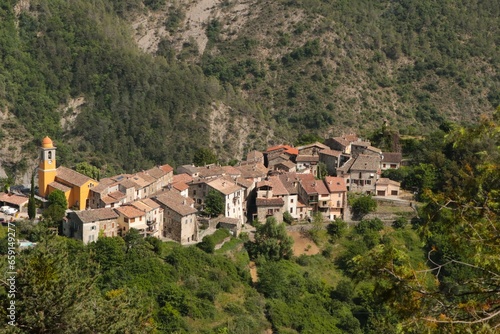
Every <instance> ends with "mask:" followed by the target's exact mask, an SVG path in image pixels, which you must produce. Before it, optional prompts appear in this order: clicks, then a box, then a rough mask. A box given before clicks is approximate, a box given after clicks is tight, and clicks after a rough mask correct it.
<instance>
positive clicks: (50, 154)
mask: <svg viewBox="0 0 500 334" xmlns="http://www.w3.org/2000/svg"><path fill="white" fill-rule="evenodd" d="M47 157H48V158H49V159H52V151H49V154H48V156H47Z"/></svg>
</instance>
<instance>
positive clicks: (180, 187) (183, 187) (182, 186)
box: [172, 182, 189, 191]
mask: <svg viewBox="0 0 500 334" xmlns="http://www.w3.org/2000/svg"><path fill="white" fill-rule="evenodd" d="M172 187H174V189H177V190H178V191H184V190H186V189H188V188H189V186H188V185H187V184H186V183H183V182H176V183H173V184H172Z"/></svg>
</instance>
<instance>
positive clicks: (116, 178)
mask: <svg viewBox="0 0 500 334" xmlns="http://www.w3.org/2000/svg"><path fill="white" fill-rule="evenodd" d="M131 176H132V174H118V175H115V176H111V177H110V179H112V180H114V181H115V182H121V181H123V180H126V179H129V178H130V177H131Z"/></svg>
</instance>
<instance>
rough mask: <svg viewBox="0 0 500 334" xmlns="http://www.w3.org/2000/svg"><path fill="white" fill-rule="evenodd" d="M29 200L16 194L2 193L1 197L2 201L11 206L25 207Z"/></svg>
mask: <svg viewBox="0 0 500 334" xmlns="http://www.w3.org/2000/svg"><path fill="white" fill-rule="evenodd" d="M28 200H29V198H28V197H25V196H19V195H15V194H6V193H4V192H2V193H1V195H0V201H1V202H5V203H9V204H14V205H17V206H23V205H25V204H26V203H28Z"/></svg>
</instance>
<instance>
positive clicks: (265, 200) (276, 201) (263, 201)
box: [255, 197, 285, 206]
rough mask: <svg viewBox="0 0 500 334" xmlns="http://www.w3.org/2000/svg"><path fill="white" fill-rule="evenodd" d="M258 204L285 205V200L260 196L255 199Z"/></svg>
mask: <svg viewBox="0 0 500 334" xmlns="http://www.w3.org/2000/svg"><path fill="white" fill-rule="evenodd" d="M255 203H256V204H257V206H283V205H284V204H285V202H284V201H283V198H260V197H258V198H257V199H256V200H255Z"/></svg>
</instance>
